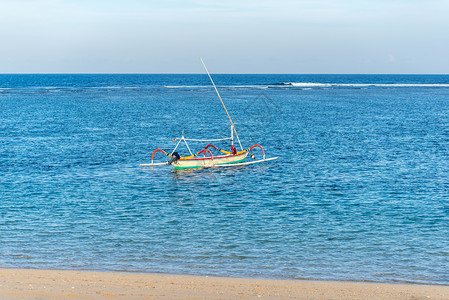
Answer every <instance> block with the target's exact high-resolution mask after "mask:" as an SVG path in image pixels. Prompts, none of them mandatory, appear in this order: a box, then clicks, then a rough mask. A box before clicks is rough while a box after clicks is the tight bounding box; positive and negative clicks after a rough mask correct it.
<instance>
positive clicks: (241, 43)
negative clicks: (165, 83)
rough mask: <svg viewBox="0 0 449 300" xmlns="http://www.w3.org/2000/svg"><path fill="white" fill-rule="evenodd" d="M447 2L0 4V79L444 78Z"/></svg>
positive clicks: (28, 0)
mask: <svg viewBox="0 0 449 300" xmlns="http://www.w3.org/2000/svg"><path fill="white" fill-rule="evenodd" d="M448 16H449V1H448V0H426V1H424V0H421V1H418V0H388V1H387V0H377V1H374V0H373V1H369V0H297V1H293V0H277V1H275V0H265V1H264V0H258V1H256V0H246V1H245V0H239V1H236V0H228V1H223V0H222V1H215V0H212V1H205V0H198V1H195V0H187V1H180V0H167V1H152V0H146V1H145V0H126V1H125V0H119V1H106V0H0V43H1V44H0V73H203V72H204V71H203V69H202V65H201V63H200V60H199V58H200V57H203V59H204V60H205V61H206V63H207V64H208V66H209V69H210V71H211V72H212V73H298V74H301V73H444V74H448V73H449V71H448V70H449V54H448V53H449V17H448Z"/></svg>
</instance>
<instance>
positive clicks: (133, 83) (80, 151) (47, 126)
mask: <svg viewBox="0 0 449 300" xmlns="http://www.w3.org/2000/svg"><path fill="white" fill-rule="evenodd" d="M213 78H214V80H215V82H216V84H217V85H218V88H219V90H220V92H221V95H222V97H223V100H224V102H225V103H226V105H227V108H228V110H229V111H230V114H231V116H232V118H233V120H234V123H235V125H236V128H237V131H238V133H239V137H240V140H241V142H242V144H243V147H245V148H248V147H249V146H251V145H253V144H255V143H259V144H260V145H262V146H263V147H264V149H265V152H266V153H267V156H268V157H272V156H279V159H278V160H275V161H272V162H266V163H263V164H255V165H249V166H244V167H229V168H216V169H200V170H184V171H183V170H179V171H176V170H172V169H171V168H170V167H159V168H154V169H153V168H142V167H139V164H140V163H148V162H149V161H150V159H151V153H152V151H153V150H154V149H156V148H162V149H164V150H165V151H169V150H171V149H173V147H174V146H175V143H173V142H172V138H175V137H180V136H181V134H182V131H184V135H185V136H186V137H187V138H200V139H201V138H221V137H227V136H229V133H230V132H229V131H230V129H229V122H228V120H227V116H226V114H225V112H224V111H223V108H222V107H221V104H220V102H219V100H218V98H217V96H216V94H215V91H214V90H213V88H212V87H211V85H210V82H209V79H208V77H207V75H0V198H1V199H0V267H14V268H15V267H19V268H50V269H52V268H57V269H82V270H103V271H131V272H150V273H158V272H160V273H181V274H199V275H216V276H236V277H254V278H281V279H318V280H350V281H353V280H355V281H374V282H413V283H428V284H449V241H448V237H449V201H448V199H449V76H447V75H440V76H437V75H434V76H430V75H426V76H423V75H220V74H219V75H213ZM214 144H217V146H220V147H221V148H226V147H228V148H229V145H226V143H223V142H221V143H214ZM189 145H190V146H191V148H193V149H192V150H196V151H198V150H200V149H202V147H204V146H205V143H198V142H191V143H190V144H189ZM187 151H188V150H187V148H185V147H184V148H180V152H181V154H183V153H186V152H187ZM255 154H256V158H261V155H260V152H257V151H255ZM156 158H157V160H158V161H164V160H165V159H166V157H165V156H163V155H162V154H160V153H158V154H157V156H156Z"/></svg>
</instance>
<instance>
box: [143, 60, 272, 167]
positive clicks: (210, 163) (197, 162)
mask: <svg viewBox="0 0 449 300" xmlns="http://www.w3.org/2000/svg"><path fill="white" fill-rule="evenodd" d="M201 63H202V64H203V66H204V69H205V70H206V72H207V75H208V76H209V79H210V81H211V82H212V85H213V86H214V88H215V91H216V92H217V95H218V98H219V99H220V101H221V104H222V105H223V108H224V110H225V111H226V114H227V115H228V118H229V121H230V122H231V136H230V137H227V138H222V139H205V140H202V139H187V138H185V137H184V131H183V132H182V135H181V137H180V138H175V139H173V141H174V142H176V141H178V143H177V144H176V146H175V148H174V149H173V150H172V151H171V152H170V153H168V152H165V151H164V150H162V149H156V150H154V151H153V154H152V155H151V163H150V164H140V166H141V167H148V166H149V167H153V166H164V165H172V166H173V167H174V168H175V169H189V168H207V167H209V168H210V167H224V166H227V167H230V166H244V165H249V164H255V163H260V162H265V161H269V160H274V159H277V158H278V157H271V158H266V157H265V151H264V150H263V148H262V146H260V145H258V144H255V145H253V146H251V147H249V148H248V149H243V147H242V144H241V143H240V139H239V136H238V134H237V131H236V129H235V126H234V123H233V122H232V119H231V116H230V115H229V112H228V110H227V109H226V106H225V105H224V103H223V100H222V99H221V96H220V93H219V92H218V89H217V87H216V86H215V83H214V81H213V80H212V77H211V76H210V74H209V71H208V70H207V68H206V65H205V64H204V62H203V60H202V59H201ZM234 134H235V137H236V138H237V141H238V143H239V146H240V151H237V149H236V148H235V147H234ZM224 140H230V141H231V151H226V150H223V149H220V148H218V147H216V146H214V145H212V144H208V145H207V146H206V147H204V149H202V150H201V151H198V152H197V153H195V154H193V153H192V151H191V149H190V147H189V144H188V143H187V141H195V142H215V141H224ZM181 142H184V143H185V145H186V146H187V149H188V150H189V153H190V155H189V156H180V155H179V153H178V152H176V149H177V148H178V146H179V145H180V144H181ZM209 148H212V149H214V150H216V151H218V152H220V153H219V155H216V156H214V155H213V154H212V152H211V151H210V149H209ZM254 148H260V150H261V151H262V157H263V158H262V159H260V160H255V159H254V154H253V153H252V150H253V149H254ZM157 152H162V153H163V154H165V155H167V156H168V157H170V159H169V160H168V161H167V162H157V163H155V162H154V155H155V154H156V153H157ZM250 153H251V155H250V157H251V158H253V159H254V160H251V161H245V159H246V157H247V156H248V154H250ZM201 154H203V155H202V156H200V155H201Z"/></svg>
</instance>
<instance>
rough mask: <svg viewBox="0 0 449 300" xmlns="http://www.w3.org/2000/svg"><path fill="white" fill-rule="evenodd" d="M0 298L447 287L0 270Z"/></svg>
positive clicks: (328, 294)
mask: <svg viewBox="0 0 449 300" xmlns="http://www.w3.org/2000/svg"><path fill="white" fill-rule="evenodd" d="M0 299H449V286H436V285H411V284H377V283H352V282H324V281H298V280H270V279H241V278H221V277H200V276H182V275H158V274H140V273H139V274H136V273H112V272H90V271H66V270H63V271H61V270H28V269H0Z"/></svg>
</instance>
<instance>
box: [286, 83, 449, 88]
mask: <svg viewBox="0 0 449 300" xmlns="http://www.w3.org/2000/svg"><path fill="white" fill-rule="evenodd" d="M277 85H278V86H284V87H300V88H314V87H315V88H326V87H327V88H328V87H354V88H366V87H389V88H392V87H449V83H317V82H283V83H279V84H277Z"/></svg>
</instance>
